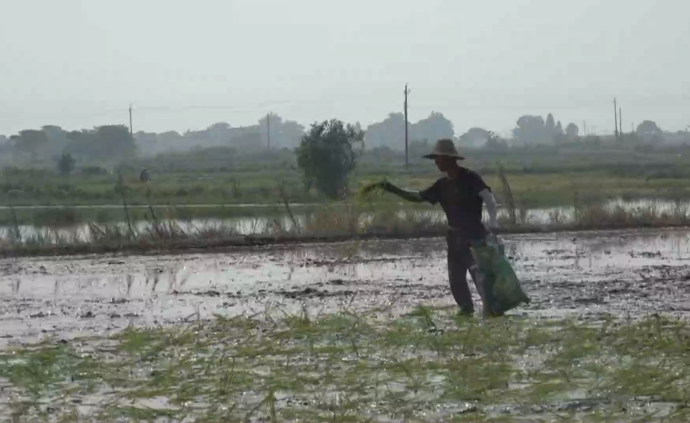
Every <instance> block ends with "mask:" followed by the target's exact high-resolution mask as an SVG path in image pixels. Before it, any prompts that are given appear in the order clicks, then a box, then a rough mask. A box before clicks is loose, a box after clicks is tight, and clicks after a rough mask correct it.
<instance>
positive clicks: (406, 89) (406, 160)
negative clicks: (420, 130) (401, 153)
mask: <svg viewBox="0 0 690 423" xmlns="http://www.w3.org/2000/svg"><path fill="white" fill-rule="evenodd" d="M409 93H410V90H409V89H408V88H407V84H405V167H408V166H409V164H410V160H409V153H408V146H407V95H408V94H409Z"/></svg>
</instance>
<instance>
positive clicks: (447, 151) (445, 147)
mask: <svg viewBox="0 0 690 423" xmlns="http://www.w3.org/2000/svg"><path fill="white" fill-rule="evenodd" d="M438 156H445V157H452V158H454V159H457V160H464V159H465V158H464V157H462V156H461V155H460V154H458V150H457V149H456V148H455V143H454V142H453V140H451V139H449V138H443V139H440V140H438V141H436V145H435V146H434V149H433V150H431V153H430V154H427V155H426V156H424V158H425V159H435V158H436V157H438Z"/></svg>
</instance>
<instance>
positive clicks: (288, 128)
mask: <svg viewBox="0 0 690 423" xmlns="http://www.w3.org/2000/svg"><path fill="white" fill-rule="evenodd" d="M268 118H269V119H270V121H269V123H270V125H267V124H266V116H264V117H263V118H261V119H259V130H260V132H261V139H262V140H263V144H264V146H265V145H267V142H268V137H267V130H268V129H269V126H270V130H271V148H273V147H278V148H289V149H293V148H296V147H297V146H299V143H300V141H301V140H302V137H303V136H304V126H302V125H300V124H299V123H297V122H295V121H294V120H283V118H281V117H280V116H278V115H277V114H275V113H271V114H270V115H269V116H268Z"/></svg>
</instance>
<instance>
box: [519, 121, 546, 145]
mask: <svg viewBox="0 0 690 423" xmlns="http://www.w3.org/2000/svg"><path fill="white" fill-rule="evenodd" d="M513 136H514V137H515V139H516V140H518V141H519V142H520V143H522V144H548V143H550V142H551V136H550V135H547V132H546V131H545V123H544V118H542V117H541V116H531V115H525V116H522V117H521V118H520V119H518V121H517V128H515V129H513Z"/></svg>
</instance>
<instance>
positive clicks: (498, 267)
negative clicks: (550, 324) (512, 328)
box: [471, 235, 530, 314]
mask: <svg viewBox="0 0 690 423" xmlns="http://www.w3.org/2000/svg"><path fill="white" fill-rule="evenodd" d="M471 250H472V254H473V255H474V259H475V260H476V262H477V276H478V279H479V281H478V282H479V283H480V284H481V287H480V286H478V287H477V288H478V290H479V292H480V293H481V294H482V297H483V299H484V304H485V305H486V306H487V307H488V308H489V310H490V311H491V312H492V313H494V314H496V313H497V314H502V313H505V312H506V311H508V310H510V309H513V308H515V307H517V306H519V305H520V304H522V303H525V304H529V302H530V300H529V297H527V294H525V292H524V291H523V290H522V287H521V286H520V281H519V280H518V277H517V275H516V274H515V271H513V267H512V266H511V265H510V262H508V259H507V258H506V256H505V251H504V247H503V244H501V243H500V242H499V241H498V239H497V238H496V237H495V236H494V235H489V236H488V237H487V238H486V240H485V241H480V242H473V243H472V244H471Z"/></svg>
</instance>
